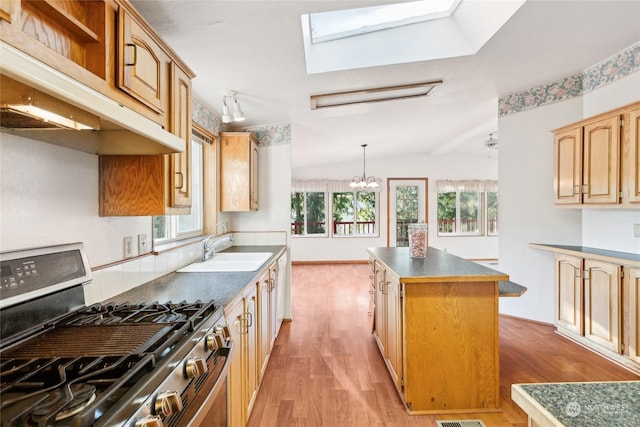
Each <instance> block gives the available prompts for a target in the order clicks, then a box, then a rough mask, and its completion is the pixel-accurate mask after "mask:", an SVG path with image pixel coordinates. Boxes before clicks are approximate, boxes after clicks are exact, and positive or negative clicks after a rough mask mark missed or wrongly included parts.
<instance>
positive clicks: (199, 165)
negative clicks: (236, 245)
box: [152, 134, 206, 245]
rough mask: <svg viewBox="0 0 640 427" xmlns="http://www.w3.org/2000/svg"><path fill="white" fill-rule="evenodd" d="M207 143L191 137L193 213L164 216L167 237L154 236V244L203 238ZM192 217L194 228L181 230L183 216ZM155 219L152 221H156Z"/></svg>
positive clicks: (196, 137) (195, 136)
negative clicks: (205, 152) (205, 150)
mask: <svg viewBox="0 0 640 427" xmlns="http://www.w3.org/2000/svg"><path fill="white" fill-rule="evenodd" d="M205 143H206V142H205V141H204V140H203V139H201V138H199V137H198V136H197V135H195V134H193V135H192V137H191V147H190V149H191V153H190V154H191V158H190V162H191V163H190V165H189V167H190V173H191V213H190V214H188V215H164V217H165V221H166V222H165V236H166V237H161V238H156V237H155V236H154V239H153V243H154V244H155V245H160V244H163V243H169V242H173V241H177V240H182V239H187V238H190V237H197V236H201V235H203V233H204V208H203V205H204V203H203V200H204V191H203V185H204V178H203V177H204V161H203V155H204V146H203V145H204V144H205ZM189 215H190V216H191V217H193V218H194V224H195V227H194V228H190V229H188V230H181V229H180V218H181V217H183V216H189ZM155 218H156V217H153V219H152V221H155Z"/></svg>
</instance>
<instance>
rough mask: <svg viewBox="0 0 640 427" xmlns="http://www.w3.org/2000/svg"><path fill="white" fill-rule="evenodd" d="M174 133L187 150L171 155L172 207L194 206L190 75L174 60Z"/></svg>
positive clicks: (172, 81)
mask: <svg viewBox="0 0 640 427" xmlns="http://www.w3.org/2000/svg"><path fill="white" fill-rule="evenodd" d="M170 113H171V133H173V134H174V135H176V136H178V137H179V138H180V139H182V140H183V141H185V144H186V145H185V147H186V148H185V151H184V153H176V154H171V155H170V166H169V177H170V179H169V184H168V185H169V191H170V200H171V207H189V206H191V170H190V167H191V156H192V153H191V78H190V77H189V76H188V75H187V74H186V73H185V72H184V71H182V70H181V69H180V67H178V66H177V65H176V64H175V63H172V64H171V112H170Z"/></svg>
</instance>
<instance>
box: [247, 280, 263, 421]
mask: <svg viewBox="0 0 640 427" xmlns="http://www.w3.org/2000/svg"><path fill="white" fill-rule="evenodd" d="M250 289H251V291H250V292H249V293H247V295H246V296H245V298H244V301H245V309H244V320H245V339H246V343H247V345H246V349H247V351H246V369H245V374H246V378H245V385H246V388H245V392H246V393H245V399H246V405H247V407H246V414H247V418H246V419H247V420H248V417H249V414H251V409H252V408H253V403H254V402H255V399H256V395H257V394H258V384H259V383H258V370H259V369H260V367H259V365H258V363H259V361H258V325H257V323H258V322H259V320H258V317H257V316H258V294H257V287H256V286H252V287H251V288H250ZM245 422H246V421H245Z"/></svg>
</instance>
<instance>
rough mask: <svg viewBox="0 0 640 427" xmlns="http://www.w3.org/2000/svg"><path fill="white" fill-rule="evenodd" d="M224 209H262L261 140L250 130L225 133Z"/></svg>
mask: <svg viewBox="0 0 640 427" xmlns="http://www.w3.org/2000/svg"><path fill="white" fill-rule="evenodd" d="M220 210H221V211H223V212H234V211H250V210H258V141H257V139H256V137H255V136H254V135H253V134H252V133H250V132H223V133H222V135H221V139H220Z"/></svg>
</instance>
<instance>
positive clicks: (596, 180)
mask: <svg viewBox="0 0 640 427" xmlns="http://www.w3.org/2000/svg"><path fill="white" fill-rule="evenodd" d="M582 182H583V199H582V203H584V204H594V203H595V204H601V203H614V204H615V203H619V200H620V184H619V183H620V115H619V114H616V115H614V116H611V117H607V118H604V119H602V120H599V121H597V122H594V123H590V124H587V125H586V126H585V127H584V155H583V181H582Z"/></svg>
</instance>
